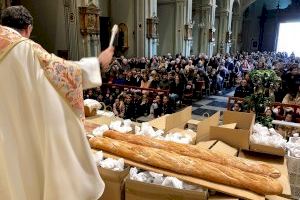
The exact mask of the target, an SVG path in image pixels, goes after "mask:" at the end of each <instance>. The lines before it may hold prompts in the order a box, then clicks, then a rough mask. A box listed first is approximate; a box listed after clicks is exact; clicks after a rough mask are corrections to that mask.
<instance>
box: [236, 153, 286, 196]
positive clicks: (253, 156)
mask: <svg viewBox="0 0 300 200" xmlns="http://www.w3.org/2000/svg"><path fill="white" fill-rule="evenodd" d="M238 157H241V158H246V159H249V160H254V161H260V162H265V163H267V164H269V165H272V166H273V167H275V168H276V169H278V170H279V171H280V173H281V176H280V177H279V178H278V179H277V180H278V181H279V182H280V183H281V185H282V187H283V192H282V194H281V195H267V196H266V198H267V199H280V198H279V196H280V197H284V198H290V197H291V186H290V182H289V175H288V169H287V160H286V158H285V157H278V156H273V155H268V154H262V153H257V152H250V151H240V152H239V156H238Z"/></svg>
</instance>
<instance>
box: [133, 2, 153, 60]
mask: <svg viewBox="0 0 300 200" xmlns="http://www.w3.org/2000/svg"><path fill="white" fill-rule="evenodd" d="M152 17H157V0H135V27H136V28H135V30H136V31H135V54H136V56H137V57H142V56H147V57H152V56H154V55H156V54H157V39H153V38H147V19H148V18H152Z"/></svg>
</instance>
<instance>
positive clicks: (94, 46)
mask: <svg viewBox="0 0 300 200" xmlns="http://www.w3.org/2000/svg"><path fill="white" fill-rule="evenodd" d="M90 4H94V5H96V6H97V7H98V8H99V2H98V1H96V0H64V10H65V24H66V38H67V46H68V50H69V58H70V59H71V60H79V59H80V58H82V57H90V56H98V54H99V52H100V35H85V36H83V35H81V33H80V16H79V7H81V6H88V5H90Z"/></svg>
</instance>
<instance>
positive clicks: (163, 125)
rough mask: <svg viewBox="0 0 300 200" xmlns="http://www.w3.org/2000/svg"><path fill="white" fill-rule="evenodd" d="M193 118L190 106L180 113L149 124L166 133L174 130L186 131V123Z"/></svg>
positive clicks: (160, 118) (165, 116)
mask: <svg viewBox="0 0 300 200" xmlns="http://www.w3.org/2000/svg"><path fill="white" fill-rule="evenodd" d="M191 118H192V106H189V107H187V108H185V109H183V110H181V111H179V112H176V113H173V114H171V115H164V116H162V117H159V118H156V119H154V120H151V121H149V124H150V125H151V126H153V127H154V128H157V129H160V130H163V131H165V132H167V131H169V130H171V129H173V128H182V129H184V127H185V125H186V123H187V122H188V121H189V120H190V119H191Z"/></svg>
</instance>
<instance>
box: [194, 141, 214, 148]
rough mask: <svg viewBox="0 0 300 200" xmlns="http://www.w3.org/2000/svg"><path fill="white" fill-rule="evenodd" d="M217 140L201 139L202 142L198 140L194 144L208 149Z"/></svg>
mask: <svg viewBox="0 0 300 200" xmlns="http://www.w3.org/2000/svg"><path fill="white" fill-rule="evenodd" d="M217 142H218V141H217V140H209V141H205V142H204V141H203V142H198V143H197V144H196V147H201V148H204V149H210V148H211V147H213V145H215V144H216V143H217Z"/></svg>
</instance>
